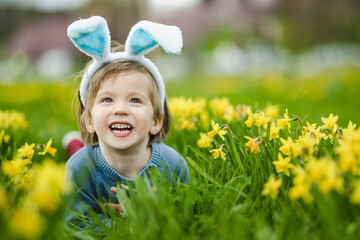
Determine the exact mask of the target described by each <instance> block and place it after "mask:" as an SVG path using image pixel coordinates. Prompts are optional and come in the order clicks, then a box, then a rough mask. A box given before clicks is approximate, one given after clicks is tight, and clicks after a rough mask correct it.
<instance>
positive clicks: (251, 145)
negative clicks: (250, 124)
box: [244, 136, 261, 153]
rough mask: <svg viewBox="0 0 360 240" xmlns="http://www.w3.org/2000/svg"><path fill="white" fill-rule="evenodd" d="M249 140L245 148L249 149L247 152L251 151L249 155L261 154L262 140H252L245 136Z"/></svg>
mask: <svg viewBox="0 0 360 240" xmlns="http://www.w3.org/2000/svg"><path fill="white" fill-rule="evenodd" d="M244 137H245V138H246V139H247V140H249V141H248V142H247V143H245V146H246V147H247V148H248V149H247V150H248V151H249V153H253V152H260V151H261V150H260V147H259V145H260V143H261V139H260V138H259V137H257V138H251V137H248V136H244Z"/></svg>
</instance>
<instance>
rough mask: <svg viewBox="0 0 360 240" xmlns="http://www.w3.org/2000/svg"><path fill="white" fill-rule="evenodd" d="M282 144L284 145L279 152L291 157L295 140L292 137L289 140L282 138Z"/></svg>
mask: <svg viewBox="0 0 360 240" xmlns="http://www.w3.org/2000/svg"><path fill="white" fill-rule="evenodd" d="M280 142H281V143H282V146H281V147H280V148H279V150H280V151H281V152H282V154H284V155H286V156H290V155H291V147H292V144H293V140H292V138H291V137H288V138H287V140H285V139H283V138H280Z"/></svg>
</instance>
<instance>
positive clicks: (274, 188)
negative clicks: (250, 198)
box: [261, 174, 282, 198]
mask: <svg viewBox="0 0 360 240" xmlns="http://www.w3.org/2000/svg"><path fill="white" fill-rule="evenodd" d="M281 185H282V179H281V178H279V179H275V176H274V175H273V174H272V175H270V177H269V180H268V181H267V182H266V183H265V184H264V189H263V190H262V192H261V194H262V195H264V196H267V195H270V196H271V197H272V198H276V197H277V195H278V194H279V189H280V187H281Z"/></svg>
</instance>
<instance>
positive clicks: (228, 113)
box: [224, 105, 240, 123]
mask: <svg viewBox="0 0 360 240" xmlns="http://www.w3.org/2000/svg"><path fill="white" fill-rule="evenodd" d="M224 119H225V120H226V122H228V123H230V122H231V121H233V120H240V114H239V112H238V111H235V108H234V106H232V105H231V106H229V107H228V108H227V109H226V110H225V112H224Z"/></svg>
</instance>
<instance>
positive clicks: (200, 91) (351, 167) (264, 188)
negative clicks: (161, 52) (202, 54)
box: [0, 67, 360, 239]
mask: <svg viewBox="0 0 360 240" xmlns="http://www.w3.org/2000/svg"><path fill="white" fill-rule="evenodd" d="M76 86H77V84H73V83H72V82H71V81H68V82H65V83H64V82H60V81H59V82H52V83H44V82H41V81H34V82H33V83H31V84H25V83H16V84H15V83H14V84H12V85H0V92H1V95H0V109H1V112H0V160H1V172H2V173H1V177H0V186H1V187H0V219H1V220H0V222H1V225H0V229H1V232H2V236H3V237H4V239H64V238H65V239H76V238H81V239H99V238H100V239H118V238H126V239H150V238H155V237H156V238H158V239H169V238H176V239H358V238H359V236H360V230H359V229H360V178H359V176H360V130H359V128H358V126H359V124H360V113H359V112H358V111H357V106H358V103H360V95H359V94H358V93H359V92H360V69H359V68H356V67H339V68H336V69H328V70H326V71H323V72H319V73H318V74H316V75H314V76H312V77H307V78H304V77H302V78H301V77H295V76H288V75H285V74H281V73H276V72H273V73H267V74H264V75H259V76H237V77H227V76H217V77H209V76H188V77H187V78H186V79H179V80H175V81H171V82H167V83H166V87H167V94H168V97H169V105H170V110H171V114H172V127H171V130H170V134H169V136H168V137H167V139H166V143H167V144H169V145H170V146H172V147H174V148H175V149H176V150H178V151H179V152H180V153H181V154H182V155H183V156H184V158H185V159H186V160H187V164H188V166H189V168H190V173H191V179H190V182H189V184H188V185H184V184H180V183H173V184H171V183H167V182H164V181H159V180H158V179H157V175H156V174H154V176H153V178H154V179H153V181H152V183H153V184H152V185H150V184H149V183H148V182H146V181H145V182H144V181H142V180H141V179H137V181H136V184H135V187H134V188H132V187H130V189H128V190H127V189H124V188H122V187H121V186H120V185H119V186H118V190H119V191H120V192H121V193H122V194H123V195H126V196H127V198H126V199H127V200H126V201H120V202H119V203H120V204H121V205H122V206H123V208H124V209H125V215H126V217H122V216H119V215H117V214H116V213H114V212H113V211H110V210H109V209H104V211H105V213H106V214H105V215H106V217H108V218H109V220H110V223H111V224H110V226H109V225H106V224H104V223H102V222H101V221H98V220H97V219H96V217H95V216H94V217H93V219H92V220H93V221H92V222H93V226H91V227H89V228H88V229H87V230H81V231H80V230H77V229H72V228H69V227H65V228H64V226H63V222H62V214H61V212H62V208H63V207H64V206H63V203H62V200H61V194H62V189H63V186H66V183H65V182H64V180H63V174H64V163H65V162H66V160H67V159H66V154H65V151H64V149H62V147H61V139H62V137H63V135H64V134H65V133H66V132H68V131H70V130H74V129H76V128H77V124H76V110H77V102H76V101H75V100H74V94H75V92H76ZM65 189H66V187H65ZM99 229H100V230H99Z"/></svg>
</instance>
